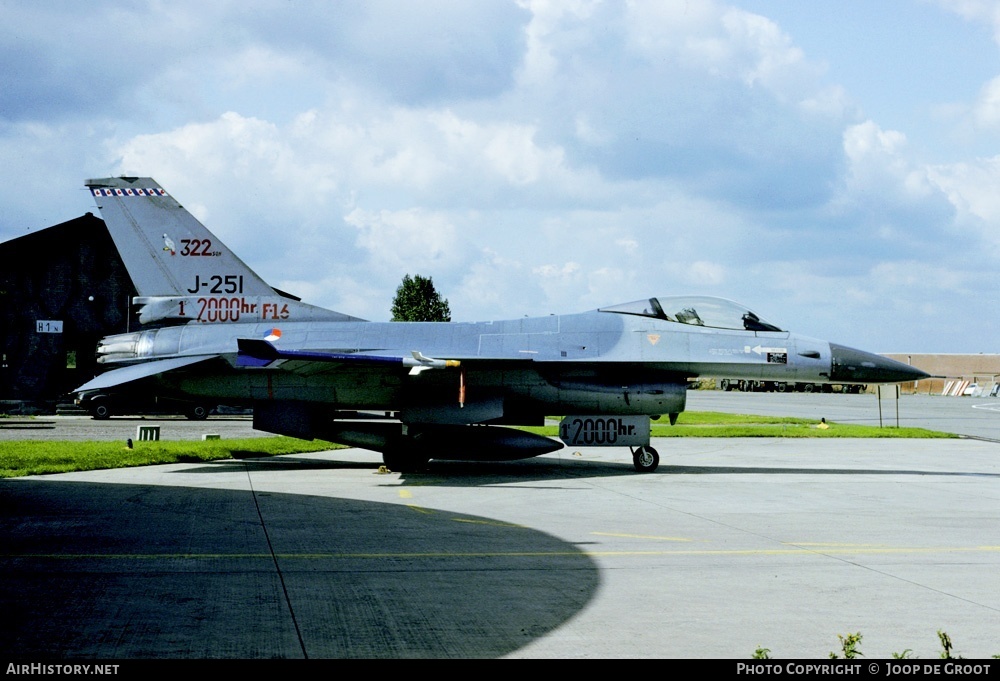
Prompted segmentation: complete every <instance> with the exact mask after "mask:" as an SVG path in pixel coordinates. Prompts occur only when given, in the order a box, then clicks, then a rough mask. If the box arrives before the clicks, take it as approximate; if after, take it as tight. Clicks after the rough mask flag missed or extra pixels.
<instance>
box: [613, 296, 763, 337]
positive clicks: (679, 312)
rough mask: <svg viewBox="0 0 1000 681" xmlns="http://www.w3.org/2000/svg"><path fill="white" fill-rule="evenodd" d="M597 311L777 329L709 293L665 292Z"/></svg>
mask: <svg viewBox="0 0 1000 681" xmlns="http://www.w3.org/2000/svg"><path fill="white" fill-rule="evenodd" d="M599 311H600V312H614V313H617V314H632V315H639V316H641V317H653V318H654V319H663V320H665V321H668V322H678V323H680V324H691V325H692V326H707V327H712V328H715V329H739V330H741V331H781V329H779V328H778V327H777V326H775V325H774V324H771V323H769V322H766V321H764V320H763V319H761V318H760V317H759V316H758V315H757V314H756V313H755V312H753V311H752V310H748V309H747V308H746V307H744V306H742V305H740V304H739V303H734V302H733V301H731V300H726V299H725V298H713V297H710V296H666V297H662V298H647V299H646V300H637V301H635V302H634V303H625V304H623V305H614V306H612V307H602V308H600V310H599Z"/></svg>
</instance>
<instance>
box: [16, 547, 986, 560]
mask: <svg viewBox="0 0 1000 681" xmlns="http://www.w3.org/2000/svg"><path fill="white" fill-rule="evenodd" d="M996 552H1000V546H976V547H937V548H919V547H903V546H901V547H896V548H891V547H885V548H869V549H856V550H846V549H843V550H836V551H824V552H823V554H836V555H857V554H865V555H881V554H885V555H893V554H905V553H916V554H937V553H996ZM804 555H811V556H816V555H820V553H819V552H818V551H815V550H810V549H715V550H713V549H698V550H695V549H691V550H674V551H670V550H664V551H575V550H574V551H477V552H456V551H431V552H421V553H417V552H410V553H385V552H382V553H279V554H275V556H274V557H277V558H282V559H289V560H291V559H310V560H332V559H359V558H365V559H371V558H546V557H550V558H551V557H566V556H577V557H597V556H611V557H614V556H640V557H641V556H657V557H666V556H804ZM26 558H28V559H38V558H48V559H57V560H75V559H103V560H127V559H132V560H164V559H171V558H180V559H201V560H232V559H246V558H255V559H264V560H270V559H271V558H272V555H271V554H270V553H228V554H227V553H158V554H151V553H150V554H142V553H123V554H87V553H80V554H46V553H23V554H9V553H8V554H0V559H8V560H16V559H26Z"/></svg>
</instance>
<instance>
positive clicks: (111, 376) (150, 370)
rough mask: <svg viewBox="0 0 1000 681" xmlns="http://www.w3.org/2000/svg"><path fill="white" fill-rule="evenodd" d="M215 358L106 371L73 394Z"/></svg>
mask: <svg viewBox="0 0 1000 681" xmlns="http://www.w3.org/2000/svg"><path fill="white" fill-rule="evenodd" d="M216 357H218V355H193V356H191V357H171V358H170V359H160V360H156V361H154V362H144V363H143V364H133V365H131V366H127V367H122V368H121V369H112V370H111V371H106V372H104V373H103V374H101V375H99V376H97V377H96V378H94V379H92V380H90V381H88V382H87V383H84V384H83V385H81V386H80V387H79V388H77V389H76V390H74V391H73V392H82V391H84V390H104V389H106V388H113V387H115V386H119V385H124V384H125V383H131V382H133V381H138V380H139V379H141V378H148V377H150V376H155V375H157V374H162V373H163V372H165V371H173V370H174V369H180V368H182V367H186V366H191V365H192V364H198V363H199V362H204V361H206V360H209V359H215V358H216Z"/></svg>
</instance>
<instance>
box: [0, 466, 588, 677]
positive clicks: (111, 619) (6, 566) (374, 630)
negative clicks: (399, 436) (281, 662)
mask: <svg viewBox="0 0 1000 681" xmlns="http://www.w3.org/2000/svg"><path fill="white" fill-rule="evenodd" d="M262 519H263V520H262ZM463 520H468V518H464V517H459V516H458V515H457V514H454V513H450V512H442V511H432V512H421V513H417V512H415V511H414V510H413V509H412V508H410V507H408V506H405V505H401V504H382V503H374V502H370V501H357V500H345V499H337V498H327V497H316V496H307V495H294V494H278V493H251V492H248V491H231V490H215V489H203V488H185V487H167V486H143V485H116V484H99V483H87V482H59V481H45V480H38V479H30V480H24V479H20V480H8V481H3V482H2V483H0V546H2V547H3V549H2V552H0V611H2V612H3V613H4V617H3V618H0V657H4V658H8V659H10V658H14V659H31V660H34V661H37V660H39V659H63V660H64V659H67V658H77V659H79V658H97V659H128V658H198V659H202V658H301V657H304V656H306V657H310V658H324V657H327V658H448V657H452V658H488V657H498V656H502V655H505V654H508V653H510V652H512V651H515V650H517V649H518V648H520V647H522V646H524V645H527V644H528V643H531V642H532V641H533V640H534V639H536V638H537V637H540V636H542V635H544V634H546V633H547V632H549V631H551V630H552V629H554V628H556V627H558V626H559V625H560V624H562V623H563V622H565V621H566V620H567V619H569V618H570V617H572V616H574V615H575V614H576V613H578V612H579V611H580V610H581V609H582V608H583V607H584V606H585V605H586V604H587V602H588V601H590V599H591V598H592V597H593V596H594V594H595V591H596V589H597V586H598V582H599V578H598V571H597V567H596V565H595V564H594V563H593V561H592V559H591V558H590V557H588V556H587V555H586V554H584V553H583V552H582V551H580V550H579V548H577V547H576V546H574V545H571V544H567V543H566V542H564V541H561V540H559V539H557V538H555V537H552V536H550V535H547V534H544V533H541V532H538V531H535V530H532V529H530V528H525V527H517V526H512V525H507V524H503V523H498V522H495V521H486V522H472V523H470V522H461V521H463ZM478 520H480V521H481V520H483V519H478Z"/></svg>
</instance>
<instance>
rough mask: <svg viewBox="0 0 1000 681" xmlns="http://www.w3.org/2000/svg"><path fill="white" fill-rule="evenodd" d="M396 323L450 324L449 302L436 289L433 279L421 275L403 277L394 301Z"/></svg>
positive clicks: (394, 319) (393, 312)
mask: <svg viewBox="0 0 1000 681" xmlns="http://www.w3.org/2000/svg"><path fill="white" fill-rule="evenodd" d="M392 321H394V322H450V321H451V309H449V307H448V300H447V299H445V298H442V297H441V294H440V293H438V292H437V291H436V290H435V289H434V280H433V279H432V278H431V277H422V276H420V275H419V274H415V275H413V277H410V275H409V274H407V275H406V276H405V277H403V283H402V284H400V285H399V288H397V289H396V297H395V299H393V301H392Z"/></svg>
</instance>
